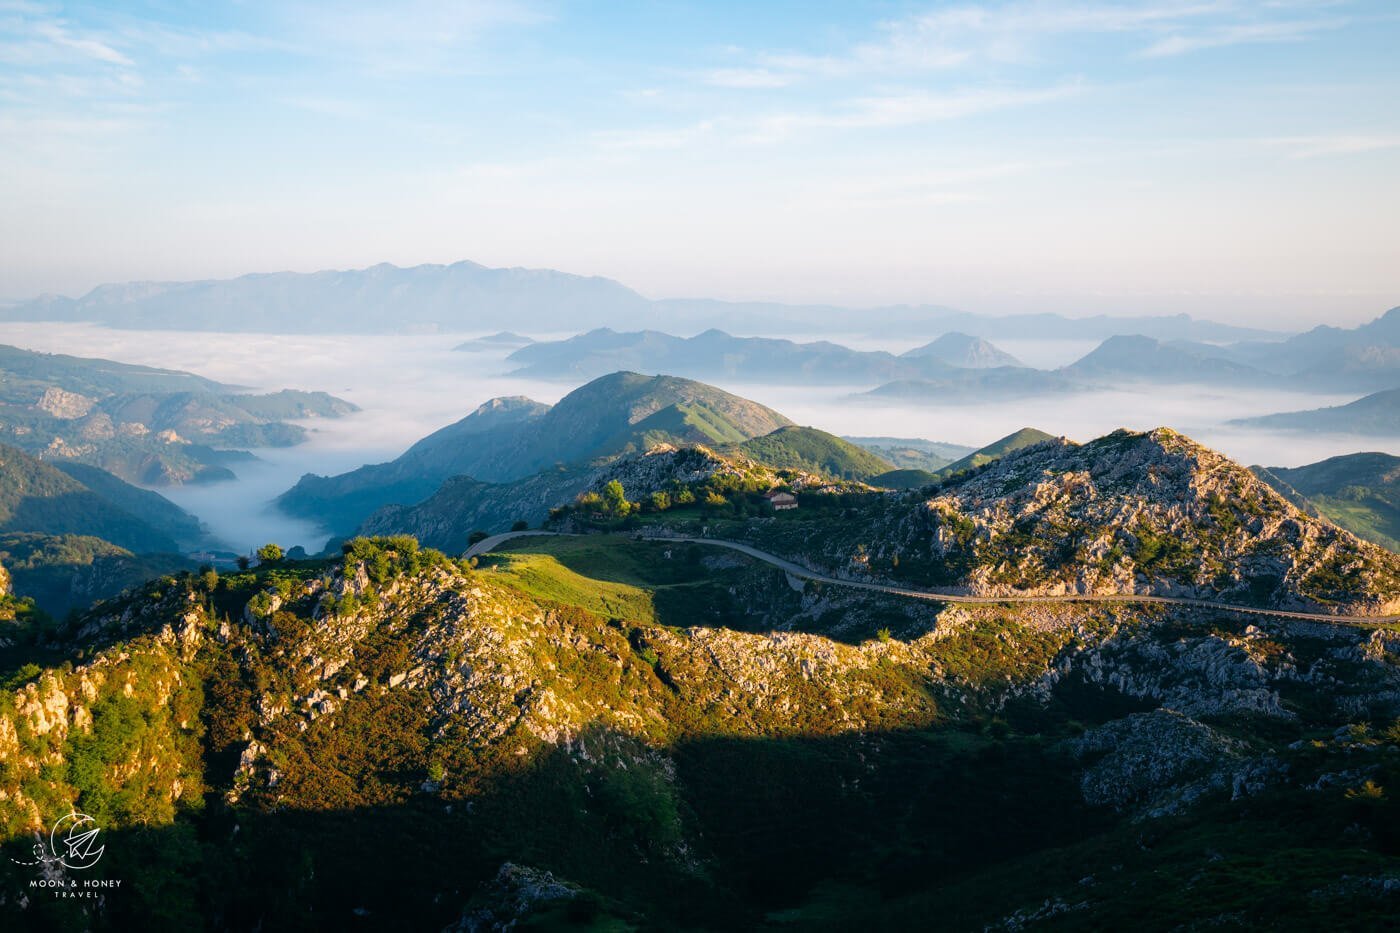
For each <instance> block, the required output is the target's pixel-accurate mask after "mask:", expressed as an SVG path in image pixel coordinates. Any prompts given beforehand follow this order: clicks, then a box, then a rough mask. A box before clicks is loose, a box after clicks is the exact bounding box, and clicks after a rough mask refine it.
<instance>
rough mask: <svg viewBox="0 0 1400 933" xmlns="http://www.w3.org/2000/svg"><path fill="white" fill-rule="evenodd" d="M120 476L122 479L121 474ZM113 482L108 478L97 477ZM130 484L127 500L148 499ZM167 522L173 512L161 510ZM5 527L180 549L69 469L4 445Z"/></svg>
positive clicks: (1, 526) (0, 492)
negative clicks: (75, 475)
mask: <svg viewBox="0 0 1400 933" xmlns="http://www.w3.org/2000/svg"><path fill="white" fill-rule="evenodd" d="M117 482H120V480H117ZM97 485H99V486H106V487H108V488H110V487H111V483H110V482H109V481H105V480H104V481H103V482H101V483H98V484H97ZM141 492H143V491H142V490H134V489H130V488H128V489H127V491H126V492H124V493H123V494H122V498H123V500H124V501H126V502H128V503H135V502H142V501H148V500H146V499H145V497H144V496H142V495H141ZM157 514H158V515H159V516H160V517H161V518H163V519H164V520H166V521H167V522H168V520H169V518H170V516H171V513H170V512H169V511H168V510H166V509H161V510H159V512H158V513H157ZM0 531H29V532H37V533H41V534H50V535H62V534H76V535H91V536H93V537H97V538H103V539H105V540H107V541H110V542H112V543H113V544H116V545H118V546H120V547H124V548H127V549H129V550H132V551H175V550H178V545H177V544H176V541H175V539H174V538H172V537H171V536H170V535H168V534H166V533H164V532H162V531H160V530H158V529H157V528H156V527H153V526H152V525H151V524H150V523H148V522H147V521H145V520H144V519H143V518H141V517H139V516H138V515H137V514H133V513H132V512H130V511H127V510H126V509H124V508H122V507H121V506H120V505H118V504H116V503H115V502H113V501H112V500H111V499H108V498H107V497H106V496H104V495H102V494H101V493H99V492H97V491H95V490H94V489H91V488H89V487H87V486H85V485H84V484H83V483H81V482H79V481H78V480H77V479H75V478H73V477H72V476H69V475H68V474H67V473H64V472H63V471H61V470H59V469H57V468H55V467H53V466H51V465H49V464H47V463H44V462H42V461H40V460H36V459H34V458H33V457H31V456H29V455H28V454H26V453H24V452H23V451H20V450H16V449H14V448H12V447H5V446H3V445H0Z"/></svg>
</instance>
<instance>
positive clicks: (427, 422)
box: [0, 324, 1393, 551]
mask: <svg viewBox="0 0 1400 933" xmlns="http://www.w3.org/2000/svg"><path fill="white" fill-rule="evenodd" d="M497 329H499V327H498V326H495V325H493V326H491V327H483V328H482V329H481V330H480V331H477V332H473V333H464V334H450V335H448V334H435V335H431V336H404V337H383V336H375V337H363V336H281V335H269V334H210V333H193V332H179V331H153V332H143V331H126V330H107V329H104V328H101V327H97V326H94V325H89V324H43V325H36V324H0V342H4V343H10V344H14V345H16V346H20V347H25V348H27V349H33V350H42V351H45V352H52V353H68V354H73V355H78V356H95V357H103V358H107V359H113V360H119V361H121V362H126V363H141V364H145V365H151V366H161V367H167V368H172V369H183V370H189V371H191V372H195V373H198V374H200V375H202V376H207V377H209V378H212V379H217V380H220V381H223V382H228V383H233V384H237V385H241V386H247V387H248V388H249V389H256V390H259V391H263V390H275V389H280V388H296V389H307V390H323V391H326V392H330V393H331V394H333V395H337V396H340V397H342V398H345V399H348V400H349V401H352V402H354V403H355V404H357V405H359V406H360V407H361V408H362V409H364V410H363V411H362V412H360V413H359V414H356V415H353V416H351V417H348V418H344V419H339V420H324V421H321V420H314V421H310V422H303V423H304V424H306V425H307V426H308V427H309V428H311V429H312V434H311V440H310V441H309V442H308V443H306V444H304V445H301V446H299V447H293V448H286V449H279V450H261V451H256V452H255V453H256V454H257V456H258V457H259V461H258V462H257V463H254V464H243V465H238V466H236V467H235V471H236V472H237V473H238V479H237V480H236V481H232V482H225V483H217V484H212V485H206V486H185V487H176V488H163V489H160V490H159V491H160V492H161V493H162V494H164V495H166V496H167V497H169V498H170V499H172V500H173V501H175V502H177V503H179V504H180V505H181V506H183V507H184V508H186V509H188V510H190V511H191V512H193V513H194V514H196V515H198V516H199V517H200V518H201V519H202V520H203V521H204V522H205V523H206V524H207V525H208V527H209V528H210V530H211V531H212V532H213V533H214V534H216V535H217V536H219V537H220V538H221V539H222V540H223V541H224V542H225V543H226V544H227V545H228V546H230V547H231V548H233V549H235V550H238V551H247V550H249V549H251V548H254V547H257V546H258V545H261V544H263V543H266V542H268V541H276V542H278V543H279V544H282V545H283V546H285V547H291V546H293V545H302V546H303V547H306V548H307V549H308V550H311V551H316V550H319V549H320V548H321V547H323V546H324V544H325V542H326V540H327V535H326V534H325V533H324V532H323V531H321V530H319V529H317V528H315V527H314V526H312V525H309V524H308V523H305V522H302V521H298V520H296V519H292V518H289V517H287V516H285V515H282V514H281V513H280V512H278V511H276V510H275V509H273V508H272V507H271V506H270V505H269V503H270V500H271V499H273V498H274V497H275V496H276V495H277V494H279V493H281V492H282V491H284V490H286V489H287V488H289V487H290V486H291V485H292V484H293V483H295V482H296V481H297V479H298V478H299V477H300V476H301V475H302V474H303V473H308V472H309V473H321V474H329V473H339V472H343V471H345V470H349V469H353V468H355V467H356V466H359V465H361V464H363V463H377V462H382V461H384V460H389V459H392V458H393V457H396V456H398V455H399V454H400V453H402V452H403V450H404V449H406V448H407V447H408V446H409V445H410V444H412V443H413V442H414V441H416V440H418V439H419V438H421V437H423V436H424V435H426V434H428V433H430V432H432V431H434V430H436V429H438V428H440V427H442V426H444V425H446V424H450V423H451V422H453V421H456V420H458V419H459V418H461V417H463V416H464V415H466V414H467V413H468V412H470V411H471V410H472V409H473V408H475V407H476V406H477V405H479V404H481V403H482V402H484V401H485V400H487V399H488V398H492V397H494V396H498V395H527V396H529V397H531V398H534V399H537V400H538V401H542V402H551V403H552V402H555V401H557V400H558V399H559V398H560V397H561V396H562V395H564V394H565V393H567V392H568V391H569V390H571V389H572V388H574V386H572V385H567V384H564V383H553V382H549V383H544V382H537V381H532V380H520V379H514V378H511V377H508V376H507V375H505V374H506V372H507V371H508V370H509V369H510V364H508V363H507V362H506V361H505V355H506V352H507V351H500V352H494V351H493V352H490V353H479V352H478V353H461V352H454V351H453V350H452V349H451V348H452V347H454V346H456V345H457V344H458V343H460V342H462V341H463V340H465V339H469V338H471V337H474V336H481V335H484V334H485V333H489V332H492V331H494V330H497ZM819 338H820V335H816V334H811V335H806V336H805V338H804V339H819ZM997 343H998V345H999V346H1002V347H1003V348H1004V349H1005V350H1007V351H1008V352H1010V353H1013V354H1015V355H1016V356H1018V357H1019V358H1020V359H1022V360H1023V361H1024V362H1026V363H1027V364H1028V365H1034V366H1041V367H1053V366H1058V365H1063V364H1065V363H1068V362H1072V361H1073V360H1074V359H1077V358H1078V357H1079V356H1082V355H1083V353H1084V352H1086V351H1087V350H1088V349H1092V343H1090V344H1088V345H1086V344H1085V342H1083V341H1023V340H1014V339H1012V340H1004V341H997ZM911 345H912V344H911ZM863 348H864V349H872V348H874V347H872V346H863ZM887 348H888V349H890V350H893V351H896V352H898V351H901V350H904V349H908V346H904V345H902V344H898V343H891V344H890V345H889V346H888V347H887ZM717 382H718V384H719V385H720V386H721V387H722V388H724V389H727V390H729V391H731V392H735V393H737V394H739V395H743V396H745V397H747V398H751V399H753V400H755V401H758V402H762V403H763V404H765V405H768V406H770V407H772V408H775V409H777V410H778V411H780V412H782V413H783V414H785V415H787V416H788V417H790V418H792V419H793V420H794V421H796V422H798V423H799V424H809V425H813V426H815V427H819V428H822V429H824V430H827V431H831V432H832V433H835V434H851V435H863V436H872V435H888V436H895V437H924V438H929V439H932V440H941V441H950V442H954V443H961V444H967V445H969V446H981V445H983V444H986V443H989V442H990V441H993V440H996V439H997V438H999V437H1002V436H1004V435H1006V434H1009V433H1011V432H1012V431H1014V430H1016V429H1018V428H1021V427H1026V426H1030V427H1036V428H1040V429H1041V430H1044V431H1048V432H1050V433H1052V434H1063V435H1065V436H1068V437H1070V438H1071V439H1074V440H1081V441H1082V440H1088V439H1090V438H1093V437H1097V436H1099V435H1101V434H1104V433H1107V432H1108V431H1111V430H1113V429H1114V428H1118V427H1128V428H1133V429H1139V430H1140V429H1146V428H1153V427H1158V426H1161V425H1166V426H1169V427H1173V428H1176V429H1178V430H1180V431H1182V432H1184V433H1186V434H1188V435H1190V436H1192V437H1194V438H1196V439H1197V440H1199V441H1201V442H1202V443H1205V444H1208V445H1210V446H1212V447H1215V448H1216V449H1218V450H1221V451H1222V452H1224V453H1226V454H1227V455H1229V456H1231V457H1233V458H1234V459H1236V460H1238V461H1239V462H1241V463H1244V464H1251V463H1262V464H1266V465H1270V466H1298V465H1301V464H1304V463H1311V462H1314V461H1316V460H1320V459H1323V458H1325V457H1329V456H1334V455H1337V454H1343V453H1353V452H1356V451H1359V450H1377V449H1381V450H1385V449H1388V446H1387V445H1386V444H1385V443H1384V442H1378V441H1376V440H1374V439H1367V438H1358V437H1352V436H1347V435H1340V436H1322V435H1313V434H1293V433H1289V434H1279V433H1272V432H1262V431H1254V430H1245V429H1241V428H1233V427H1229V426H1228V425H1226V424H1225V422H1227V421H1229V420H1230V419H1232V418H1240V417H1247V416H1252V415H1260V414H1268V413H1271V412H1276V411H1287V410H1293V409H1306V408H1317V407H1321V406H1324V405H1336V404H1341V403H1345V402H1347V401H1350V400H1351V399H1352V398H1353V396H1336V395H1319V394H1316V393H1293V392H1267V391H1256V390H1246V391H1235V390H1226V389H1220V388H1215V387H1207V386H1172V387H1160V386H1151V387H1140V388H1118V389H1113V390H1109V391H1086V392H1079V393H1072V394H1066V395H1051V396H1045V397H1041V398H1031V399H1018V400H1015V401H996V402H986V403H975V404H966V403H962V402H958V403H949V402H938V401H929V402H896V403H890V402H878V403H876V402H871V401H869V400H862V399H858V398H857V397H856V393H858V392H861V391H864V390H866V389H869V388H872V387H871V386H868V385H862V386H846V387H831V386H822V387H818V388H812V387H807V386H800V385H793V386H773V385H748V384H743V383H730V382H725V381H723V380H719V381H717ZM1390 446H1393V445H1390ZM1392 452H1393V451H1392Z"/></svg>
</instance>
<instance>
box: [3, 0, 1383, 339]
mask: <svg viewBox="0 0 1400 933" xmlns="http://www.w3.org/2000/svg"><path fill="white" fill-rule="evenodd" d="M1397 48H1400V4H1395V3H1393V2H1359V0H1358V2H1347V0H1337V2H1329V0H1317V2H1308V0H1275V2H1252V3H1246V2H1230V0H1181V2H1171V0H1144V2H1114V3H1107V2H1105V3H1096V2H1083V3H1040V2H1009V3H985V4H969V3H904V2H875V3H864V4H862V3H854V2H847V3H823V2H805V3H776V2H773V3H762V2H749V3H722V2H708V3H700V2H694V3H690V2H676V0H660V2H652V3H625V2H593V3H569V2H562V0H559V2H531V0H483V2H462V3H433V2H418V3H408V4H393V5H391V4H369V3H366V4H360V3H356V2H345V3H336V4H320V5H318V4H308V3H297V2H295V0H291V2H283V3H266V4H265V3H256V2H249V3H237V4H228V5H217V4H212V3H196V4H182V3H175V2H159V3H144V4H143V3H120V4H83V5H69V4H48V3H42V2H25V0H20V2H11V0H0V204H2V205H3V210H0V297H5V298H21V297H26V296H29V295H32V294H36V293H39V292H42V291H56V292H61V293H67V294H74V293H80V292H82V291H84V290H86V289H87V288H90V287H91V286H93V285H95V284H97V283H99V282H103V281H113V280H128V279H146V278H152V279H156V278H197V277H207V276H225V275H235V274H240V273H244V272H251V271H270V270H278V269H296V270H304V271H310V270H314V269H320V268H345V267H352V266H363V265H369V264H373V263H376V262H380V261H390V262H394V263H397V264H400V265H410V264H415V263H419V262H451V261H455V260H457V259H473V260H476V261H479V262H484V263H487V264H491V265H522V266H547V267H554V268H561V269H565V270H567V271H572V272H580V273H590V274H600V275H608V276H611V277H614V278H617V279H620V280H621V281H623V282H625V283H627V284H629V285H631V286H633V287H635V288H637V289H639V290H640V291H642V292H644V293H646V294H649V295H653V296H657V297H674V296H712V297H724V298H740V299H746V298H753V299H776V300H789V301H823V302H837V303H847V304H853V305H869V304H876V303H886V302H930V303H944V304H956V305H960V306H963V307H967V308H971V309H976V310H986V311H993V312H1004V311H1020V310H1037V309H1043V310H1055V311H1062V312H1066V313H1071V314H1077V313H1090V312H1122V313H1127V312H1133V311H1151V312H1163V311H1186V312H1189V313H1193V314H1201V315H1211V316H1215V317H1221V318H1230V319H1238V320H1269V319H1280V318H1286V319H1288V320H1289V321H1300V322H1306V321H1313V320H1324V319H1330V320H1336V321H1348V322H1349V321H1356V320H1361V319H1365V318H1369V317H1372V316H1374V315H1375V314H1377V313H1379V312H1380V311H1383V310H1384V309H1385V308H1388V307H1390V306H1392V305H1395V304H1400V56H1397V55H1396V49H1397Z"/></svg>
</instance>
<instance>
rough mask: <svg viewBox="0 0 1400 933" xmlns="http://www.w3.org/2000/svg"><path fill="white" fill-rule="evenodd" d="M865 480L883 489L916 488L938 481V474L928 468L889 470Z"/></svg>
mask: <svg viewBox="0 0 1400 933" xmlns="http://www.w3.org/2000/svg"><path fill="white" fill-rule="evenodd" d="M866 482H867V483H869V484H870V485H872V486H879V487H881V488H883V489H918V488H920V487H922V486H932V485H933V484H934V483H937V482H938V475H937V474H936V473H930V472H929V471H928V470H907V469H906V470H890V471H888V472H885V473H878V474H876V475H875V476H871V477H868V478H867V479H866Z"/></svg>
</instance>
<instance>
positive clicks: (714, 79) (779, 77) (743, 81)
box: [701, 68, 797, 88]
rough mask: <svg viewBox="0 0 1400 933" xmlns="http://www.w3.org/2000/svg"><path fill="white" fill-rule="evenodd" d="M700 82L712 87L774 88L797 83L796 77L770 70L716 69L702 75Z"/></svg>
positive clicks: (789, 73)
mask: <svg viewBox="0 0 1400 933" xmlns="http://www.w3.org/2000/svg"><path fill="white" fill-rule="evenodd" d="M701 80H702V81H704V83H706V84H708V85H711V86H713V87H733V88H776V87H788V86H789V85H791V84H793V83H795V82H796V81H797V76H796V75H794V74H792V73H791V72H787V73H783V72H778V71H774V70H772V69H770V68H716V69H714V70H713V71H708V72H706V73H705V74H704V75H702V76H701Z"/></svg>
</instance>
